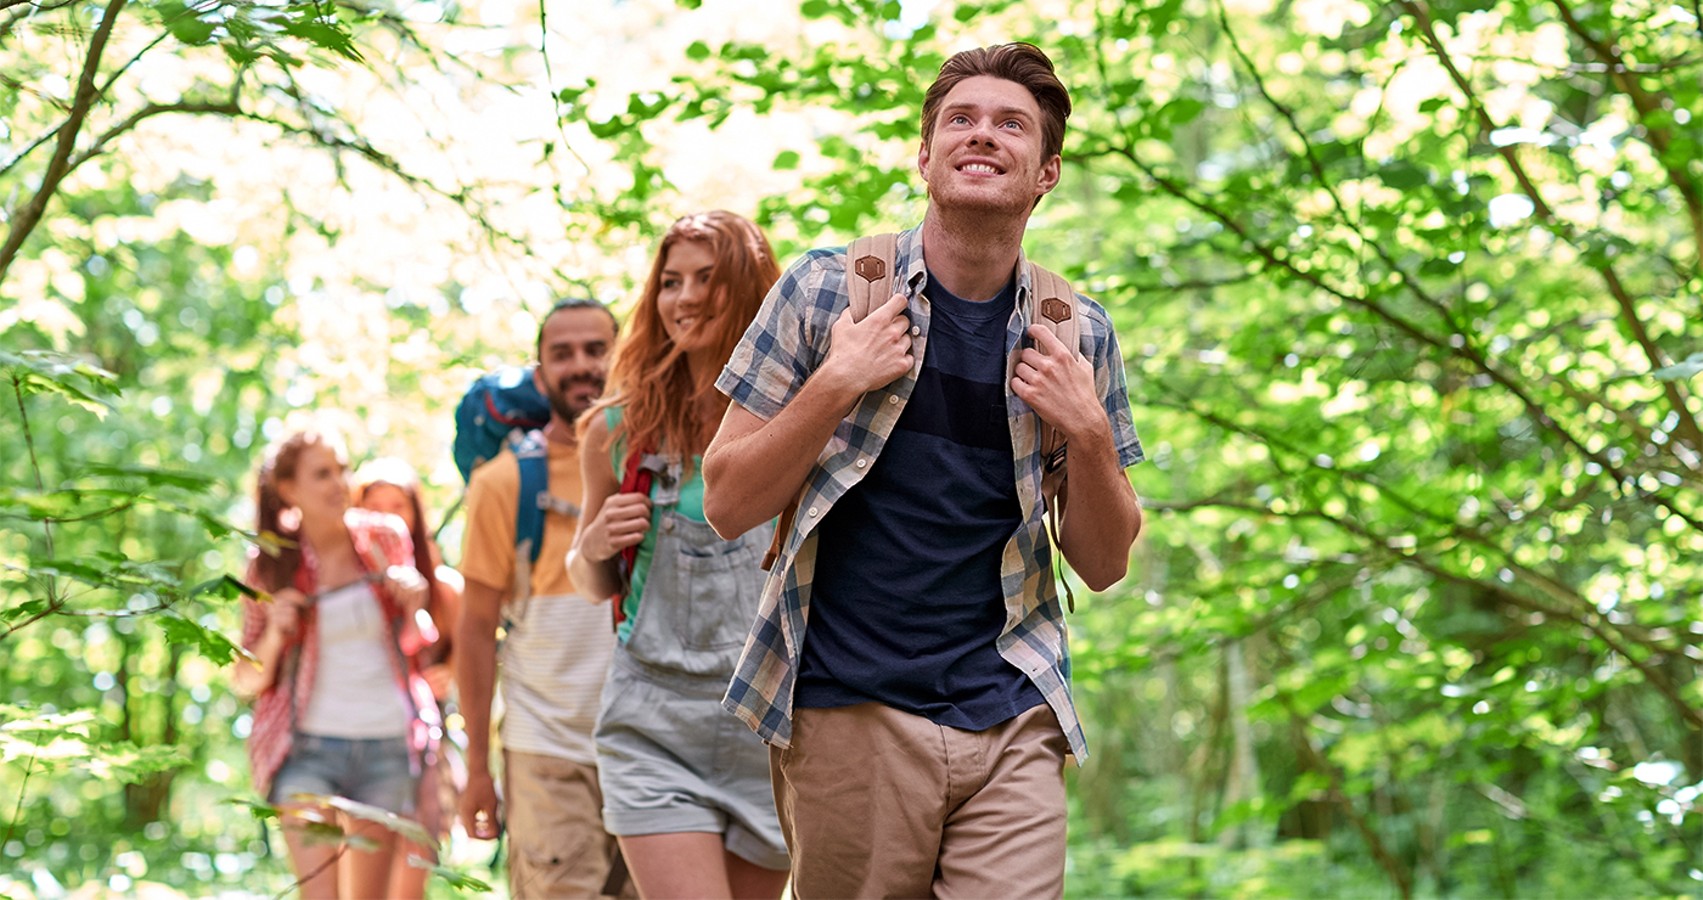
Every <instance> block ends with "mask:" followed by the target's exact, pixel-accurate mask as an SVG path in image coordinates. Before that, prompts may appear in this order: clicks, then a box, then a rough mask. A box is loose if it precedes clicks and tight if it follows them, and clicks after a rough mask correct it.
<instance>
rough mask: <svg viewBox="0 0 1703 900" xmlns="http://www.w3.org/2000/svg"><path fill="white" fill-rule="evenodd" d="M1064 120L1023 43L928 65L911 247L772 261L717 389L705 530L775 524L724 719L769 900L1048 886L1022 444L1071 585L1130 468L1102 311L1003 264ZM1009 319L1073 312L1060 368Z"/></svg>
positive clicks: (1055, 611) (1060, 618) (1086, 573)
mask: <svg viewBox="0 0 1703 900" xmlns="http://www.w3.org/2000/svg"><path fill="white" fill-rule="evenodd" d="M1069 112H1070V100H1069V97H1068V95H1067V94H1066V92H1065V89H1064V86H1063V85H1062V84H1061V83H1060V82H1059V80H1058V78H1057V76H1056V75H1055V74H1054V72H1053V67H1052V63H1051V62H1050V61H1049V60H1048V59H1047V57H1046V56H1045V55H1044V54H1043V53H1041V51H1040V50H1038V49H1036V48H1035V47H1033V46H1030V45H1028V44H1005V45H1000V46H994V47H988V48H984V49H978V50H970V51H966V52H963V53H959V54H957V55H956V56H954V57H952V58H951V59H950V60H948V61H947V63H946V64H945V65H944V66H943V67H942V68H941V71H940V76H939V78H938V79H937V80H936V81H935V83H934V84H933V86H932V87H930V89H929V91H928V94H927V97H926V99H925V102H924V105H923V115H922V135H923V139H922V146H921V149H920V150H919V151H918V153H917V168H918V170H919V172H920V173H921V175H922V178H923V181H924V182H926V184H927V186H928V192H929V204H928V210H927V213H926V215H925V217H924V219H923V222H922V224H921V226H920V227H918V228H916V229H913V230H911V231H907V232H904V233H902V234H900V235H899V236H898V240H897V247H896V250H895V251H894V252H893V254H892V258H891V259H890V260H881V259H879V258H878V257H877V256H873V255H871V256H860V257H859V259H858V260H856V261H854V262H852V263H850V264H848V262H847V260H846V255H847V254H845V253H843V252H841V251H838V250H819V251H815V252H812V253H810V254H808V255H806V256H805V257H804V258H803V259H801V260H800V261H798V262H797V263H795V264H794V265H793V266H792V268H791V269H790V270H789V271H788V272H787V273H786V274H785V275H784V276H782V278H781V281H780V282H779V283H778V284H777V285H776V286H775V289H774V290H773V291H771V292H770V294H769V296H768V298H767V299H766V300H765V301H764V304H763V308H762V310H761V311H760V312H759V313H758V316H757V320H756V321H755V322H754V323H753V325H752V326H751V328H750V329H749V330H748V331H747V332H746V335H745V338H744V340H743V341H742V342H741V344H740V345H739V347H738V348H737V349H736V350H735V351H734V355H733V358H732V361H731V362H730V363H729V364H728V366H727V368H726V369H725V370H724V372H723V373H722V376H721V379H720V380H719V381H718V382H717V387H718V388H720V389H721V390H722V391H723V392H724V393H726V394H728V395H729V396H730V397H731V398H732V399H733V401H734V402H733V405H732V406H731V407H730V408H729V409H728V412H727V416H726V418H725V419H724V420H723V422H722V427H721V430H720V432H719V433H718V434H717V436H716V439H715V441H714V442H713V443H712V444H711V445H710V447H709V450H708V452H707V453H706V454H705V456H704V475H705V480H706V482H707V485H708V488H707V492H706V494H705V498H704V511H705V513H706V514H707V516H708V518H709V521H710V522H711V524H712V525H714V526H715V528H716V530H717V531H718V532H720V533H722V534H723V535H732V534H738V533H740V532H743V531H745V530H746V529H748V528H751V527H753V526H755V525H757V524H758V523H760V522H764V521H767V520H769V519H771V518H773V517H774V516H776V515H777V514H780V513H781V512H782V511H783V509H785V508H786V507H788V505H789V503H791V502H792V501H794V500H797V501H798V506H797V511H796V517H795V519H794V524H793V526H792V528H791V529H790V531H789V533H788V535H787V537H786V540H785V541H784V542H783V543H782V545H781V547H780V556H779V558H778V560H777V562H776V563H775V566H774V568H773V571H772V572H771V574H770V577H769V580H768V582H767V584H766V586H765V589H764V596H763V602H762V606H761V611H760V613H759V618H758V621H757V623H756V625H755V627H754V629H753V631H752V634H751V636H750V639H749V641H748V642H747V644H746V647H745V654H744V657H743V658H742V660H741V662H740V665H739V668H738V670H737V672H736V674H735V676H734V679H733V682H732V684H731V686H730V687H729V689H728V693H727V697H726V700H725V701H724V704H725V705H726V706H727V708H728V709H729V710H731V711H733V712H734V713H735V714H736V715H738V716H740V717H741V718H742V719H744V720H745V721H746V722H747V723H748V724H750V725H751V726H752V727H753V728H754V729H756V730H757V731H758V732H759V733H760V734H762V735H763V737H764V738H765V739H766V740H767V741H769V743H770V763H771V774H772V776H773V781H774V786H775V802H776V805H777V807H778V810H779V812H780V816H781V822H782V827H783V829H784V831H785V833H786V837H787V841H788V847H789V849H790V850H791V852H792V859H793V869H792V877H793V882H792V886H793V892H794V895H795V896H798V897H803V898H814V897H854V896H856V897H863V896H895V897H896V896H904V897H912V896H930V895H933V896H940V897H994V896H1006V897H1045V896H1055V897H1056V896H1058V895H1059V894H1060V893H1061V892H1062V889H1063V877H1064V850H1065V840H1064V837H1065V793H1064V777H1063V765H1064V757H1065V755H1066V753H1074V754H1075V755H1076V756H1077V757H1078V758H1081V757H1082V756H1084V755H1085V754H1086V750H1085V747H1084V743H1083V735H1082V728H1081V726H1080V724H1079V722H1078V720H1077V715H1076V710H1075V707H1074V705H1073V704H1072V702H1071V698H1070V692H1069V682H1068V679H1069V672H1070V667H1069V662H1068V656H1067V650H1066V640H1065V625H1064V611H1063V609H1062V608H1061V606H1060V603H1059V599H1058V596H1057V594H1056V591H1055V589H1054V583H1053V569H1052V565H1051V556H1050V554H1051V543H1050V541H1049V540H1048V537H1047V535H1046V530H1045V524H1044V522H1045V519H1044V515H1045V507H1046V506H1047V505H1048V503H1049V502H1051V501H1048V500H1045V499H1043V491H1042V475H1043V460H1042V454H1041V452H1040V450H1039V444H1040V440H1041V437H1040V435H1041V432H1042V430H1043V427H1042V426H1043V423H1045V425H1046V426H1048V427H1049V428H1050V429H1051V430H1053V431H1054V432H1056V433H1057V434H1058V435H1059V436H1060V437H1063V438H1064V439H1066V440H1067V441H1068V443H1067V445H1066V446H1067V459H1068V466H1067V468H1066V469H1065V471H1067V472H1068V476H1069V477H1068V481H1067V482H1066V487H1065V488H1064V489H1063V490H1062V491H1061V492H1060V495H1059V500H1058V501H1057V502H1060V503H1062V500H1063V499H1064V496H1065V495H1066V494H1067V495H1068V498H1069V505H1068V507H1067V508H1066V509H1065V510H1064V515H1063V516H1062V519H1061V520H1060V521H1059V523H1058V542H1059V544H1060V549H1062V551H1063V553H1064V556H1065V558H1066V559H1067V560H1068V561H1069V563H1070V565H1071V567H1072V568H1073V569H1074V570H1075V571H1076V572H1077V574H1078V575H1079V576H1080V577H1081V578H1082V580H1083V581H1084V582H1086V583H1087V584H1088V586H1089V587H1091V588H1094V589H1095V590H1103V589H1104V588H1106V587H1108V586H1110V585H1111V584H1113V583H1114V582H1116V581H1118V580H1119V579H1120V578H1122V577H1123V575H1124V573H1125V571H1126V569H1127V567H1128V559H1129V549H1130V546H1131V544H1132V543H1133V542H1134V540H1135V537H1136V535H1137V533H1138V532H1139V531H1140V530H1141V508H1140V505H1139V503H1138V502H1137V500H1136V497H1135V492H1134V491H1133V490H1132V489H1131V487H1130V484H1129V480H1128V478H1127V477H1126V476H1125V474H1124V468H1125V467H1127V466H1130V465H1133V464H1135V463H1137V462H1139V461H1140V460H1141V459H1142V452H1141V445H1140V442H1139V441H1138V440H1137V438H1136V434H1135V430H1134V428H1133V427H1132V425H1131V422H1130V414H1129V402H1128V397H1127V393H1126V388H1125V383H1124V373H1123V366H1122V357H1121V356H1120V355H1119V352H1118V348H1117V341H1116V338H1115V336H1114V334H1113V332H1112V328H1111V324H1110V322H1109V320H1108V319H1107V317H1106V313H1105V311H1104V310H1103V309H1101V308H1100V307H1099V306H1098V305H1097V304H1095V303H1093V302H1092V301H1090V300H1087V299H1085V298H1075V297H1070V298H1068V299H1066V300H1060V299H1058V298H1057V297H1051V298H1049V299H1047V300H1041V301H1040V302H1036V301H1037V300H1038V299H1039V298H1036V297H1032V296H1031V292H1032V291H1034V290H1035V289H1036V287H1035V284H1034V282H1035V281H1036V280H1037V278H1038V277H1039V276H1038V274H1037V273H1036V271H1035V270H1034V269H1032V268H1031V267H1030V266H1029V265H1027V263H1026V261H1025V260H1024V258H1023V254H1022V249H1021V242H1022V238H1023V231H1024V228H1025V226H1026V225H1027V223H1028V220H1029V215H1030V212H1031V211H1032V210H1033V209H1034V207H1035V205H1036V204H1037V203H1038V202H1039V200H1040V198H1041V197H1042V196H1043V195H1045V194H1046V193H1047V192H1048V191H1050V190H1052V189H1053V187H1054V186H1055V185H1056V184H1057V183H1058V178H1059V167H1060V158H1059V149H1060V146H1061V144H1062V142H1063V134H1064V121H1065V118H1066V117H1067V116H1068V115H1069ZM884 265H891V266H892V267H893V268H892V274H893V276H894V280H893V286H894V291H895V293H894V294H893V295H892V296H891V298H890V299H886V298H882V299H878V300H876V301H875V302H874V303H873V304H871V305H873V306H874V307H875V308H874V309H872V310H871V311H870V312H869V314H868V315H867V316H865V317H864V318H863V319H862V320H861V321H854V320H853V316H852V315H850V314H848V313H847V309H848V305H849V303H850V295H851V288H850V283H851V280H852V279H853V278H857V277H864V278H866V279H868V280H871V281H873V280H874V279H873V278H872V277H871V276H875V275H878V274H880V270H881V269H882V267H883V266H884ZM882 300H885V302H882ZM1033 310H1039V311H1040V312H1041V313H1042V314H1044V315H1046V317H1047V318H1048V319H1052V320H1054V321H1055V322H1056V321H1058V320H1061V319H1065V318H1068V317H1069V316H1076V317H1078V319H1079V323H1080V324H1079V329H1080V340H1079V342H1078V346H1077V347H1067V346H1065V345H1064V344H1063V343H1061V342H1060V340H1059V338H1058V336H1057V335H1056V334H1055V333H1054V331H1053V329H1052V328H1050V327H1048V326H1047V325H1045V324H1037V323H1038V321H1039V319H1038V317H1037V315H1036V313H1035V312H1033ZM801 490H802V493H801Z"/></svg>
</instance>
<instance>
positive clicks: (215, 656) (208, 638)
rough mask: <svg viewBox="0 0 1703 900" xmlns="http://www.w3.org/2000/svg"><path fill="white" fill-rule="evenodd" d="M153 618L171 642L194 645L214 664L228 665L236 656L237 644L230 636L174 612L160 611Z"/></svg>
mask: <svg viewBox="0 0 1703 900" xmlns="http://www.w3.org/2000/svg"><path fill="white" fill-rule="evenodd" d="M155 620H156V621H158V622H159V624H160V628H161V629H163V630H164V631H165V633H166V639H167V640H169V641H170V642H171V643H173V644H184V645H188V646H191V647H194V648H195V649H196V651H197V652H199V653H200V654H201V655H202V656H204V657H206V658H207V660H208V661H209V662H211V663H213V664H214V665H219V666H228V665H230V664H231V660H233V659H235V658H236V656H237V653H238V651H237V646H236V644H233V643H231V639H230V638H227V637H225V636H224V635H222V634H220V633H219V632H217V631H213V630H211V629H209V628H206V627H204V626H202V625H201V624H200V623H198V622H193V621H190V620H189V619H186V618H184V617H183V616H180V615H178V614H177V613H174V612H166V613H161V614H160V615H158V616H156V617H155Z"/></svg>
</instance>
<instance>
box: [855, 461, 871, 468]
mask: <svg viewBox="0 0 1703 900" xmlns="http://www.w3.org/2000/svg"><path fill="white" fill-rule="evenodd" d="M867 465H869V460H867V459H860V460H858V461H857V467H858V468H860V469H861V468H863V467H865V466H867Z"/></svg>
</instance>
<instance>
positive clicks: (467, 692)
mask: <svg viewBox="0 0 1703 900" xmlns="http://www.w3.org/2000/svg"><path fill="white" fill-rule="evenodd" d="M468 587H469V592H468V593H469V594H472V593H473V590H472V589H473V585H471V584H470V585H469V586H468ZM469 599H470V602H469V603H468V610H467V612H466V613H465V614H464V615H463V616H462V618H461V627H460V628H459V629H457V631H456V642H455V679H456V685H457V687H458V688H459V690H460V694H461V703H460V708H461V717H462V718H463V719H465V720H466V723H467V724H466V728H467V765H468V767H469V768H473V769H477V770H479V771H483V772H489V771H490V762H491V759H490V753H491V696H492V693H493V689H494V687H495V685H496V681H497V635H496V626H497V623H496V620H495V619H494V618H488V617H485V616H481V615H475V614H474V613H473V610H472V607H473V605H474V604H473V603H472V602H471V598H469Z"/></svg>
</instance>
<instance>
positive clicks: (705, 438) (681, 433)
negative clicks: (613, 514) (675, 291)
mask: <svg viewBox="0 0 1703 900" xmlns="http://www.w3.org/2000/svg"><path fill="white" fill-rule="evenodd" d="M682 241H698V242H701V243H703V244H704V245H706V246H707V247H708V248H709V250H710V255H711V256H712V257H713V258H714V259H715V268H714V269H713V270H712V271H711V273H710V296H712V297H717V298H719V300H718V301H717V302H718V305H717V307H716V310H715V314H714V315H713V317H711V318H710V319H709V320H708V321H707V322H704V323H703V324H702V325H701V326H700V327H703V328H708V329H710V331H709V338H710V340H709V341H708V343H707V346H708V347H709V348H710V349H711V350H713V351H714V353H715V355H716V358H717V359H721V360H726V359H728V358H729V357H731V356H732V355H733V348H734V346H735V345H737V344H738V343H739V339H740V337H742V336H744V334H745V329H746V328H747V327H749V326H750V324H751V320H752V319H755V318H756V317H757V309H758V307H760V306H762V304H763V297H764V295H766V294H768V292H769V288H771V287H773V286H774V283H775V282H776V281H778V280H780V277H781V270H780V265H779V264H778V263H776V262H775V251H774V250H773V249H772V248H770V246H769V239H768V238H766V237H764V236H763V232H762V230H761V229H759V228H758V227H757V226H756V225H754V224H752V222H751V221H750V220H748V219H746V218H744V217H742V216H738V215H735V214H733V213H730V212H727V211H725V210H719V209H717V210H711V211H709V212H702V213H696V214H694V215H690V216H686V217H685V218H683V219H680V220H679V221H677V222H675V223H674V224H673V225H671V226H669V228H668V233H667V234H665V235H663V237H662V245H661V246H659V247H658V248H657V250H656V258H655V259H654V260H652V261H651V267H650V275H649V276H648V277H647V278H646V279H645V287H644V293H643V294H641V295H640V296H639V305H638V308H637V309H635V310H634V311H633V314H632V316H631V318H630V319H629V321H628V325H627V335H626V337H625V338H624V339H623V340H622V341H621V342H620V344H619V345H618V346H617V347H616V349H615V355H614V358H613V360H612V361H611V362H610V364H609V378H608V382H607V386H606V389H605V391H604V394H603V399H602V400H600V401H599V402H598V403H597V404H596V405H595V406H593V407H592V408H591V410H590V411H588V412H587V413H586V414H585V417H584V418H583V419H582V421H589V420H590V417H592V416H595V415H597V414H598V412H599V411H601V410H603V409H605V408H606V407H610V406H623V407H625V408H626V412H625V413H624V414H623V416H622V419H621V424H620V426H619V427H618V428H617V429H616V431H615V432H614V433H611V435H610V439H611V441H613V440H614V438H615V437H616V435H617V434H623V433H624V434H625V435H626V436H627V447H628V448H629V450H630V451H632V452H637V451H639V450H641V449H647V448H648V449H651V450H657V451H661V452H667V453H679V454H680V455H681V456H684V457H687V458H688V459H689V458H690V457H691V455H692V454H694V453H698V452H701V451H702V450H703V449H704V447H705V446H707V445H708V444H709V439H710V437H711V436H713V435H714V433H715V427H716V426H717V425H718V424H720V418H719V417H717V418H716V419H715V420H713V421H709V422H701V421H698V418H697V412H698V409H699V401H701V400H702V399H703V398H704V397H705V396H707V395H708V394H709V393H710V392H712V391H714V390H715V376H714V374H711V375H710V376H709V377H708V378H706V379H704V381H703V383H701V384H699V383H695V382H694V380H693V377H692V371H691V367H690V366H689V365H688V364H687V360H686V354H685V353H683V352H682V351H681V350H680V349H679V348H678V347H676V346H675V345H674V342H673V341H672V340H670V339H669V337H668V332H667V330H666V329H664V328H663V324H662V315H661V313H660V312H659V311H658V308H657V297H658V296H659V295H660V294H661V293H662V267H663V264H664V263H665V262H666V261H667V259H668V251H669V250H670V249H672V248H673V247H674V246H675V245H676V244H679V243H680V242H682ZM603 449H605V450H607V449H608V448H607V447H605V448H603Z"/></svg>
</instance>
